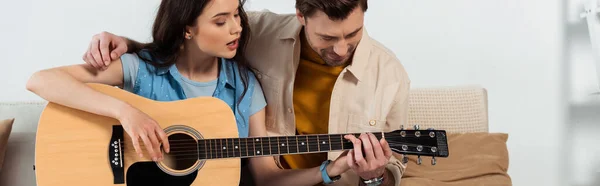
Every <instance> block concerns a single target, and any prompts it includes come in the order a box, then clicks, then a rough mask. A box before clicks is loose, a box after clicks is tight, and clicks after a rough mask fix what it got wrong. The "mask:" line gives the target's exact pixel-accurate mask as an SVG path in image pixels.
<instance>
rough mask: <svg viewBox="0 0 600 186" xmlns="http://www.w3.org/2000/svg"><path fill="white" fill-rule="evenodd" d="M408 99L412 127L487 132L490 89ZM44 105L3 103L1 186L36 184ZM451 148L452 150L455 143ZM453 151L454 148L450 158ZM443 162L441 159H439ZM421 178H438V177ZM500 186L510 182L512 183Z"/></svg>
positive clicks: (424, 92)
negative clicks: (7, 124) (8, 122)
mask: <svg viewBox="0 0 600 186" xmlns="http://www.w3.org/2000/svg"><path fill="white" fill-rule="evenodd" d="M409 100H410V102H409V107H410V109H409V116H408V117H409V123H410V124H411V126H410V128H412V125H414V124H418V125H419V126H420V127H421V128H435V129H443V130H446V131H447V132H448V133H456V134H461V133H483V134H485V133H487V132H488V115H487V92H486V90H485V89H484V88H481V87H478V86H456V87H435V88H415V89H412V90H411V93H410V99H409ZM45 105H46V102H45V101H31V102H0V120H3V119H10V118H14V123H13V125H12V130H11V131H10V134H9V137H8V142H7V144H6V145H5V146H4V148H3V147H2V146H0V150H2V149H5V152H4V153H5V157H4V164H3V165H2V167H0V168H1V169H0V185H1V186H35V185H36V181H35V180H36V179H35V171H34V162H35V160H34V153H35V137H36V129H37V122H38V119H39V116H40V113H41V112H42V110H43V109H44V107H45ZM406 128H409V126H406ZM0 145H2V144H0ZM500 145H501V144H500ZM450 149H451V150H452V146H450ZM452 153H453V152H452V151H451V154H450V155H451V157H452V155H453V154H452ZM506 158H508V154H506ZM410 160H411V161H410V162H409V165H408V167H407V171H409V170H411V169H414V170H415V171H417V170H419V165H413V164H414V162H415V161H416V160H415V159H414V158H411V159H410ZM411 163H412V164H411ZM441 163H442V161H440V162H439V164H441ZM506 163H507V162H506ZM505 171H506V170H504V172H505ZM405 174H409V172H406V173H405ZM413 176H414V175H413ZM505 177H508V176H507V175H506V176H505ZM407 179H408V178H407ZM419 179H432V180H434V181H435V179H436V178H419ZM437 181H439V180H437ZM500 185H510V183H509V182H507V183H505V184H500Z"/></svg>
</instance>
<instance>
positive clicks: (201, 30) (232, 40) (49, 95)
mask: <svg viewBox="0 0 600 186" xmlns="http://www.w3.org/2000/svg"><path fill="white" fill-rule="evenodd" d="M242 5H243V2H241V1H239V0H163V1H162V2H161V4H160V8H159V11H158V15H157V17H156V19H155V22H154V26H153V32H152V35H153V41H152V42H151V43H148V44H145V46H144V47H142V48H141V49H139V50H138V51H135V54H125V55H123V56H121V58H119V59H117V60H115V61H112V62H111V63H110V65H109V66H108V67H106V69H103V70H98V68H95V67H92V66H90V65H88V64H82V65H71V66H63V67H58V68H53V69H47V70H42V71H39V72H36V73H35V74H34V75H33V76H32V77H31V79H30V80H29V82H28V83H27V89H28V90H30V91H32V92H34V93H36V94H38V95H39V96H40V97H42V98H44V99H46V100H48V101H51V102H55V103H58V104H62V105H65V106H69V107H73V108H76V109H80V110H84V111H87V112H91V113H95V114H98V115H103V116H107V117H112V118H115V119H118V120H119V121H120V122H121V124H122V125H123V128H124V129H125V131H126V132H127V133H128V134H129V136H131V138H132V141H133V142H134V147H135V150H136V152H137V153H138V154H139V155H140V156H142V151H141V149H140V145H139V142H138V140H140V139H141V140H142V141H143V143H144V144H145V146H146V149H147V151H148V154H149V155H151V156H152V159H153V160H154V161H160V160H161V159H162V152H161V149H160V145H161V143H162V147H163V150H164V151H165V152H166V153H168V152H169V142H168V141H167V136H166V134H165V133H164V131H163V130H162V129H161V128H160V126H159V125H158V124H157V122H156V121H154V120H153V119H152V118H150V117H149V116H148V115H146V114H144V113H143V112H141V111H139V110H138V109H136V108H134V107H132V106H131V105H128V104H127V103H125V102H123V101H120V100H118V99H115V98H112V97H110V96H107V95H104V94H102V93H100V92H97V91H95V90H93V89H91V88H89V87H88V86H86V85H85V83H103V84H108V85H113V86H119V87H122V88H123V89H125V90H128V91H130V92H132V93H135V94H137V95H140V96H143V97H146V98H149V99H153V100H157V101H174V100H181V99H186V98H191V97H197V96H213V97H217V98H220V99H222V100H223V101H225V102H226V103H228V104H229V105H230V106H231V108H232V110H233V111H234V113H235V116H236V121H237V124H238V129H239V134H240V137H248V136H267V131H266V127H265V110H264V108H265V106H266V102H265V100H264V96H263V93H262V90H261V88H260V85H259V83H258V82H257V81H256V78H255V77H254V74H253V73H252V72H251V71H249V70H248V67H247V66H246V64H247V63H246V59H244V57H243V54H244V47H245V44H246V43H247V42H248V39H249V38H248V36H249V30H248V25H247V24H248V21H247V17H246V14H245V12H244V10H243V6H242ZM56 87H61V88H56ZM232 87H235V88H232ZM72 92H77V93H75V94H70V93H72ZM348 159H349V158H348ZM249 162H250V170H251V171H252V173H253V175H254V179H255V180H256V184H258V185H289V184H291V183H293V184H298V185H315V184H318V183H321V182H322V181H323V178H322V175H321V171H320V170H319V167H314V168H311V169H302V170H282V169H279V168H278V167H277V166H276V164H275V161H274V160H273V158H272V157H260V158H252V159H250V160H249ZM348 163H350V162H346V161H342V160H340V161H338V160H336V161H334V162H333V163H331V164H329V165H327V166H326V170H327V174H328V175H329V176H330V177H334V176H337V175H340V174H342V173H343V172H345V171H346V170H348V169H349V166H348Z"/></svg>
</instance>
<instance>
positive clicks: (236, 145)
mask: <svg viewBox="0 0 600 186" xmlns="http://www.w3.org/2000/svg"><path fill="white" fill-rule="evenodd" d="M232 141H233V142H232V143H231V144H232V146H233V149H232V152H233V154H234V155H233V157H241V156H242V153H241V151H240V139H239V138H234V139H232ZM236 151H237V152H236Z"/></svg>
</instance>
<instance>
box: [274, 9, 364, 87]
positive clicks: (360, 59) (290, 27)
mask: <svg viewBox="0 0 600 186" xmlns="http://www.w3.org/2000/svg"><path fill="white" fill-rule="evenodd" d="M302 28H303V27H302V24H300V22H298V21H297V20H295V21H290V22H289V23H288V24H286V25H284V26H282V27H281V29H282V30H281V31H280V32H279V35H278V38H279V39H282V40H287V39H293V40H296V41H300V40H299V37H300V31H301V30H302ZM371 47H372V44H371V37H370V36H369V34H368V33H367V29H366V28H365V27H363V34H362V38H361V39H360V42H359V43H358V46H356V49H355V50H354V54H353V56H352V64H350V65H348V71H350V73H352V74H353V75H354V76H355V77H356V79H358V80H359V81H360V80H361V79H362V78H363V76H364V73H365V71H366V67H367V64H368V63H369V61H368V59H369V55H370V54H371ZM290 52H291V51H290Z"/></svg>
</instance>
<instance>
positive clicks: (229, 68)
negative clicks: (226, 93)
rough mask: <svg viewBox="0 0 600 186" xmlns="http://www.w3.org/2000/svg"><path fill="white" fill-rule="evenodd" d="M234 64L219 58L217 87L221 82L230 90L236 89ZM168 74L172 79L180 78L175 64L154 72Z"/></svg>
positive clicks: (160, 74)
mask: <svg viewBox="0 0 600 186" xmlns="http://www.w3.org/2000/svg"><path fill="white" fill-rule="evenodd" d="M233 65H234V62H233V61H230V60H226V59H224V58H219V79H218V85H223V82H224V83H225V84H227V85H229V86H230V87H231V88H234V89H235V87H236V85H235V74H234V73H235V72H234V69H236V68H234V66H233ZM167 72H168V74H170V75H171V76H172V77H175V78H181V75H180V74H179V71H177V66H176V65H175V64H173V65H171V66H169V67H160V68H158V69H157V70H156V74H157V75H159V76H162V75H165V74H167Z"/></svg>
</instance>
